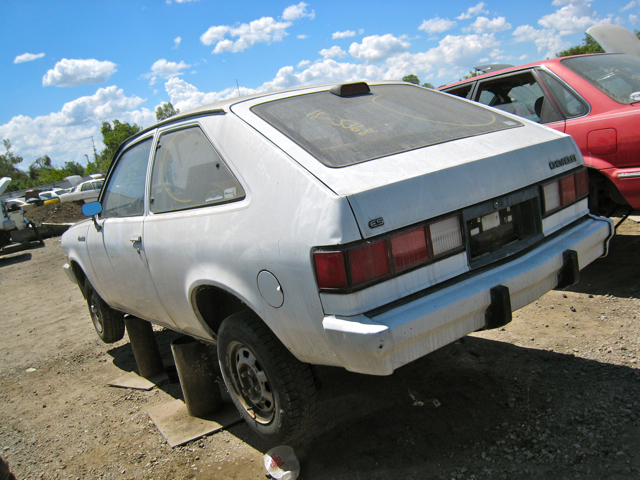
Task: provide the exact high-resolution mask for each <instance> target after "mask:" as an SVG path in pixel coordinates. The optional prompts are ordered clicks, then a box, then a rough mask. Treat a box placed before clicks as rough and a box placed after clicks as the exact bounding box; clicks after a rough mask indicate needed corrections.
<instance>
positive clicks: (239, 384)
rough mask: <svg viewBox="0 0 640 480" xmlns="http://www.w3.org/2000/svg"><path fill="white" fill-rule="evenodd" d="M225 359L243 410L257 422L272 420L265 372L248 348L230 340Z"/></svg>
mask: <svg viewBox="0 0 640 480" xmlns="http://www.w3.org/2000/svg"><path fill="white" fill-rule="evenodd" d="M227 360H228V362H229V369H230V370H231V377H232V382H233V389H234V391H235V393H236V395H237V396H238V398H239V399H240V400H241V402H242V404H243V406H244V408H245V410H246V411H247V412H248V413H249V414H250V415H251V416H252V417H253V418H254V419H255V420H256V421H257V422H259V423H263V424H266V423H269V422H271V420H273V415H274V407H275V402H274V399H273V392H272V390H271V384H270V382H269V378H268V377H267V374H266V372H265V371H264V369H263V368H262V365H260V361H259V360H258V359H257V358H256V356H255V355H254V354H253V352H252V351H251V350H249V348H247V347H246V346H245V345H243V344H242V343H240V342H231V343H230V344H229V347H228V349H227Z"/></svg>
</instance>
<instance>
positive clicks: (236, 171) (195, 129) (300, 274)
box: [62, 82, 614, 441]
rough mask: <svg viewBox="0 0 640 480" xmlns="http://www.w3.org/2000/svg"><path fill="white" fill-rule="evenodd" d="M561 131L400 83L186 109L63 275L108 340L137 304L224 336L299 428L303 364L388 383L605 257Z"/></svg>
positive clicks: (81, 239) (247, 402) (127, 155)
mask: <svg viewBox="0 0 640 480" xmlns="http://www.w3.org/2000/svg"><path fill="white" fill-rule="evenodd" d="M588 190H589V188H588V177H587V172H586V169H585V167H584V162H583V159H582V156H581V155H580V151H579V150H578V149H577V148H576V145H575V143H574V141H573V140H572V139H571V137H569V136H567V135H564V134H562V133H559V132H557V131H554V130H551V129H547V128H544V127H541V126H539V125H536V124H534V123H532V122H529V121H527V120H524V119H521V118H518V117H515V116H513V115H509V114H504V113H502V112H499V111H497V110H493V109H491V108H488V107H485V106H483V105H479V104H477V103H472V102H469V101H466V100H462V99H459V98H456V97H454V96H451V95H448V94H444V93H441V92H437V91H434V90H429V89H425V88H422V87H418V86H415V85H411V84H407V83H398V82H375V83H373V82H372V83H369V84H367V83H364V82H360V83H356V84H345V85H335V86H321V87H308V88H299V89H295V90H290V91H284V92H276V93H269V94H262V95H256V96H252V97H245V98H237V99H232V100H227V101H224V102H221V103H218V104H215V105H209V106H205V107H202V108H199V109H196V110H193V111H191V112H186V113H181V114H179V115H177V116H174V117H171V118H169V119H167V120H164V121H162V122H160V123H158V124H156V125H153V126H152V127H149V128H147V129H145V130H143V131H141V132H140V133H138V134H137V135H136V136H135V137H133V138H131V139H129V140H127V141H126V142H125V144H123V145H122V146H121V147H120V149H119V151H118V152H117V153H116V157H115V161H114V162H113V165H112V167H111V169H110V171H109V173H108V176H107V179H106V182H105V186H104V188H103V190H102V193H101V196H100V199H99V202H100V204H97V203H94V204H88V205H85V208H86V209H87V211H86V213H88V214H90V215H93V222H91V221H85V222H83V223H80V224H77V225H75V226H74V227H73V228H71V229H70V230H68V231H67V232H66V233H65V234H64V236H63V238H62V245H63V248H64V250H65V252H66V254H67V256H68V259H69V260H68V264H66V265H65V269H66V271H67V272H68V274H69V276H70V277H71V279H72V280H73V281H76V282H77V283H78V285H79V286H80V288H81V290H82V291H83V293H84V295H85V297H86V298H87V301H88V304H89V308H90V311H91V315H92V318H93V320H94V324H95V325H96V329H97V331H98V333H99V334H100V336H101V338H102V339H103V340H104V341H106V342H113V341H117V340H119V339H120V338H122V336H123V334H124V323H123V315H124V314H130V315H133V316H136V317H139V318H142V319H145V320H149V321H151V322H154V323H157V324H159V325H164V326H166V327H168V328H170V329H174V330H177V331H180V332H183V333H185V334H187V335H191V336H193V337H196V338H198V339H200V340H202V341H204V342H211V343H214V342H215V343H217V349H218V355H219V361H220V366H221V369H222V374H223V377H224V381H225V383H226V385H227V387H228V389H229V392H230V393H231V397H232V399H233V400H234V402H235V403H236V405H237V407H238V409H239V410H240V412H241V414H242V415H243V416H244V418H245V419H246V420H247V422H248V423H249V424H250V425H251V426H252V427H253V428H254V429H255V430H256V431H257V432H258V433H260V434H262V435H264V436H266V437H269V438H271V439H273V440H277V441H283V440H285V439H287V438H291V437H293V436H296V435H298V434H300V433H302V431H303V430H304V429H305V428H307V427H308V426H309V424H310V423H311V421H312V420H313V417H314V415H315V399H316V386H315V382H314V378H313V373H312V369H311V368H310V365H313V364H317V365H333V366H340V367H344V368H346V369H348V370H350V371H353V372H360V373H364V374H371V375H388V374H391V373H392V372H393V371H394V370H395V369H396V368H398V367H400V366H402V365H404V364H406V363H408V362H411V361H412V360H415V359H417V358H420V357H422V356H424V355H426V354H428V353H430V352H433V351H434V350H436V349H438V348H440V347H442V346H444V345H447V344H448V343H451V342H453V341H455V340H457V339H459V338H460V337H463V336H464V335H467V334H468V333H471V332H474V331H476V330H480V329H485V328H495V327H499V326H502V325H505V324H506V323H508V322H509V321H510V320H511V312H512V311H513V310H516V309H518V308H521V307H523V306H525V305H526V304H528V303H530V302H532V301H534V300H536V299H537V298H539V297H540V296H541V295H543V294H544V293H545V292H547V291H549V290H551V289H553V288H562V287H565V286H568V285H570V284H572V283H575V282H576V281H577V280H578V277H579V269H581V268H583V267H585V266H586V265H588V264H589V263H591V262H592V261H594V260H595V259H597V258H598V257H600V256H602V255H605V254H606V253H607V245H608V241H609V239H610V238H611V236H612V235H613V231H614V229H613V225H612V222H611V221H610V220H607V219H603V218H599V217H594V216H591V215H590V214H589V211H588V207H587V194H588Z"/></svg>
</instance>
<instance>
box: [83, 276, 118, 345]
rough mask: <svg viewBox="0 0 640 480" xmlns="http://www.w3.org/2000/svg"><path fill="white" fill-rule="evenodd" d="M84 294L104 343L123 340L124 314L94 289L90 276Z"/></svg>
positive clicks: (85, 283) (92, 319)
mask: <svg viewBox="0 0 640 480" xmlns="http://www.w3.org/2000/svg"><path fill="white" fill-rule="evenodd" d="M84 294H85V297H86V299H87V306H88V307H89V315H91V321H92V322H93V326H94V328H95V329H96V333H97V334H98V336H99V337H100V339H101V340H102V341H103V342H104V343H114V342H117V341H118V340H122V337H124V314H123V313H120V312H118V311H116V310H114V309H113V308H111V307H110V306H109V305H107V304H106V303H105V301H104V300H102V298H101V297H100V295H98V293H97V292H96V291H95V290H94V288H93V285H91V282H89V279H88V278H87V279H85V281H84Z"/></svg>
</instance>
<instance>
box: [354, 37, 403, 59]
mask: <svg viewBox="0 0 640 480" xmlns="http://www.w3.org/2000/svg"><path fill="white" fill-rule="evenodd" d="M410 45H411V44H410V43H409V42H406V41H404V40H402V39H400V38H397V37H394V36H393V35H391V34H390V33H387V34H386V35H382V36H380V35H372V36H370V37H365V38H363V39H362V43H355V42H354V43H352V44H351V46H350V47H349V53H350V54H351V56H352V57H353V58H357V59H358V60H364V61H365V62H368V63H373V62H377V61H380V60H384V59H386V58H389V57H391V56H393V55H397V54H400V53H403V52H405V51H406V50H407V49H408V48H409V46H410Z"/></svg>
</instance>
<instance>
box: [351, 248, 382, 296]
mask: <svg viewBox="0 0 640 480" xmlns="http://www.w3.org/2000/svg"><path fill="white" fill-rule="evenodd" d="M349 267H350V269H351V284H352V285H353V286H356V285H359V284H361V283H365V282H369V281H371V280H375V279H376V278H380V277H384V276H385V275H388V274H390V273H391V266H390V265H389V254H388V251H387V242H386V240H378V241H377V242H374V243H368V244H366V245H362V246H361V247H356V248H354V249H353V250H349Z"/></svg>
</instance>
